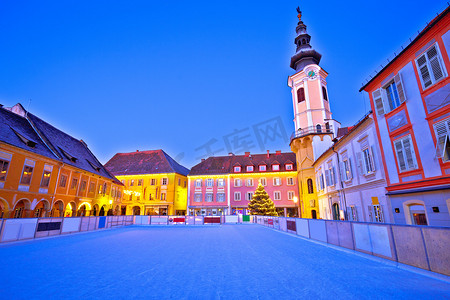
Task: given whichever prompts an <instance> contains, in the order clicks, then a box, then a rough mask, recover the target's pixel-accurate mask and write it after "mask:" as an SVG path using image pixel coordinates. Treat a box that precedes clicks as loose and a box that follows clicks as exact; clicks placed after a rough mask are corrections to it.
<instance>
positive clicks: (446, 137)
mask: <svg viewBox="0 0 450 300" xmlns="http://www.w3.org/2000/svg"><path fill="white" fill-rule="evenodd" d="M434 132H435V134H436V140H437V143H436V157H437V158H442V161H444V162H447V161H449V160H450V118H447V119H445V120H444V121H441V122H439V123H436V124H434Z"/></svg>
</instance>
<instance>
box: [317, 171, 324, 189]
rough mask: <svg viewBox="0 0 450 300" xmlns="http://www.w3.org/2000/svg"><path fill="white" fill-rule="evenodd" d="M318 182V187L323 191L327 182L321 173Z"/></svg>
mask: <svg viewBox="0 0 450 300" xmlns="http://www.w3.org/2000/svg"><path fill="white" fill-rule="evenodd" d="M318 181H319V182H318V186H319V188H320V190H321V191H322V190H323V189H324V188H325V180H324V179H323V173H320V175H319V179H318Z"/></svg>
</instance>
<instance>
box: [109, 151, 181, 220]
mask: <svg viewBox="0 0 450 300" xmlns="http://www.w3.org/2000/svg"><path fill="white" fill-rule="evenodd" d="M105 167H106V168H107V169H108V170H109V171H110V172H111V173H112V174H114V175H115V176H116V177H117V178H118V179H119V180H120V181H121V182H122V183H123V184H124V186H125V189H124V193H123V197H122V206H121V214H133V215H185V214H186V206H187V174H188V173H189V170H188V169H187V168H185V167H183V166H181V165H180V164H178V163H177V162H176V161H175V160H173V159H172V158H171V157H170V156H169V155H168V154H167V153H165V152H164V151H163V150H152V151H136V152H130V153H117V154H116V155H114V156H113V157H112V158H111V159H110V160H109V161H108V162H107V163H106V164H105Z"/></svg>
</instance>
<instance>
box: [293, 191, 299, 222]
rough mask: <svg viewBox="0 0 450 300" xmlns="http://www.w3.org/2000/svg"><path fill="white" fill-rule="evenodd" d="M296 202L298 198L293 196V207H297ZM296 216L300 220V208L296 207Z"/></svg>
mask: <svg viewBox="0 0 450 300" xmlns="http://www.w3.org/2000/svg"><path fill="white" fill-rule="evenodd" d="M297 202H298V197H297V196H294V203H295V206H297ZM297 216H298V217H299V218H300V206H297Z"/></svg>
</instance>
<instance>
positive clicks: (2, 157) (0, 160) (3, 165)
mask: <svg viewBox="0 0 450 300" xmlns="http://www.w3.org/2000/svg"><path fill="white" fill-rule="evenodd" d="M11 157H12V155H11V154H8V153H4V152H0V181H6V174H8V166H9V162H10V161H11Z"/></svg>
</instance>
